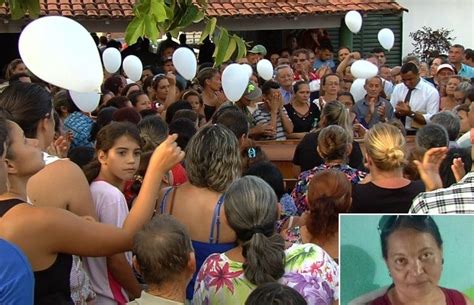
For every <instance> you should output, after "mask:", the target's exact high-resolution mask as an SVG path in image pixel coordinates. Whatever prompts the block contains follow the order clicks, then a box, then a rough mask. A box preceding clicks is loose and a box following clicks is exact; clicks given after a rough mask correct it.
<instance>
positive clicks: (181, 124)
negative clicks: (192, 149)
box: [169, 118, 197, 151]
mask: <svg viewBox="0 0 474 305" xmlns="http://www.w3.org/2000/svg"><path fill="white" fill-rule="evenodd" d="M169 129H170V134H174V133H176V134H178V138H177V139H176V144H178V146H179V147H180V148H181V150H183V151H184V150H185V149H186V147H187V146H188V143H189V140H190V139H191V138H192V137H193V136H194V135H195V134H196V132H197V129H196V121H194V122H193V121H191V120H189V119H186V118H180V119H176V120H173V121H172V122H171V123H170V124H169Z"/></svg>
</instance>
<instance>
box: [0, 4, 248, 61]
mask: <svg viewBox="0 0 474 305" xmlns="http://www.w3.org/2000/svg"><path fill="white" fill-rule="evenodd" d="M4 3H7V4H8V5H9V8H10V12H11V14H12V19H19V18H22V17H23V16H24V15H25V14H27V13H28V14H29V16H30V17H31V18H37V17H38V15H39V12H40V6H39V1H38V0H0V5H1V4H4ZM206 8H207V1H206V0H198V1H197V3H196V4H195V3H193V1H192V0H137V1H136V3H135V5H134V7H133V12H134V15H135V16H134V18H133V19H132V21H131V22H130V23H129V24H128V26H127V30H126V35H125V40H126V41H127V43H128V44H129V45H130V44H133V43H135V42H136V41H137V39H138V38H139V37H147V38H149V39H150V41H151V42H152V43H156V41H157V39H158V38H160V37H162V36H163V35H164V34H165V33H168V32H169V33H171V35H173V36H174V37H177V35H178V34H179V32H180V31H183V30H185V29H186V28H188V27H189V26H190V25H192V24H193V23H199V22H201V21H203V22H204V23H205V24H206V25H205V28H204V30H203V32H202V35H201V41H200V42H202V41H203V40H204V39H205V38H206V37H209V36H210V37H213V41H214V43H215V45H216V48H215V51H214V54H213V56H214V59H215V65H216V66H219V65H221V64H222V63H223V62H226V61H228V60H229V59H231V58H242V57H243V56H245V55H246V53H247V45H246V43H245V41H244V40H243V39H242V38H241V37H239V36H237V35H235V34H231V33H229V31H227V30H226V29H225V28H223V27H220V26H218V25H217V19H216V18H215V17H213V18H209V17H207V16H206V15H205V11H206ZM216 29H217V30H218V35H214V34H215V32H216Z"/></svg>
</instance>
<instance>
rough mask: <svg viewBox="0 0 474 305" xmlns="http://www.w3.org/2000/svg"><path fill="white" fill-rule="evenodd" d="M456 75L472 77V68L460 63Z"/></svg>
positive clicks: (473, 70) (473, 74)
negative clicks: (459, 68)
mask: <svg viewBox="0 0 474 305" xmlns="http://www.w3.org/2000/svg"><path fill="white" fill-rule="evenodd" d="M458 75H459V76H462V77H465V78H469V79H470V78H474V68H473V67H469V66H468V65H465V64H461V70H459V72H458Z"/></svg>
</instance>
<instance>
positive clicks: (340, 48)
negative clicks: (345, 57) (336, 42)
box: [337, 46, 352, 53]
mask: <svg viewBox="0 0 474 305" xmlns="http://www.w3.org/2000/svg"><path fill="white" fill-rule="evenodd" d="M341 50H347V51H349V53H350V52H352V51H351V49H349V48H348V47H346V46H340V47H339V49H338V50H337V53H339V51H341Z"/></svg>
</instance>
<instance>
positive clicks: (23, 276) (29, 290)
mask: <svg viewBox="0 0 474 305" xmlns="http://www.w3.org/2000/svg"><path fill="white" fill-rule="evenodd" d="M33 295H34V277H33V271H32V270H31V266H30V263H29V262H28V259H27V258H26V257H25V255H24V254H23V253H22V252H21V250H20V249H19V248H18V247H17V246H15V245H13V244H11V243H9V242H7V241H5V240H3V239H0V304H22V305H29V304H31V305H32V304H33V299H34V298H33Z"/></svg>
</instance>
